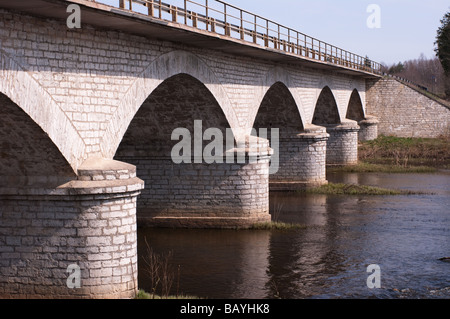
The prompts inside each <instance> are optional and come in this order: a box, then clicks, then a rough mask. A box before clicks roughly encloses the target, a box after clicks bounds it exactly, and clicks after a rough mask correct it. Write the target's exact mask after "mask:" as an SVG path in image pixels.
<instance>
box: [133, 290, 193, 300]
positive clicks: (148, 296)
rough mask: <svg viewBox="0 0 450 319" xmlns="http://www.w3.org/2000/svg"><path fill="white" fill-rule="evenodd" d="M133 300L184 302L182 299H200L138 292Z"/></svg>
mask: <svg viewBox="0 0 450 319" xmlns="http://www.w3.org/2000/svg"><path fill="white" fill-rule="evenodd" d="M135 299H155V300H157V299H159V300H161V299H164V300H166V299H181V300H184V299H200V298H198V297H195V296H187V295H179V296H160V295H156V294H151V293H148V292H146V291H144V290H139V292H138V293H137V295H136V298H135Z"/></svg>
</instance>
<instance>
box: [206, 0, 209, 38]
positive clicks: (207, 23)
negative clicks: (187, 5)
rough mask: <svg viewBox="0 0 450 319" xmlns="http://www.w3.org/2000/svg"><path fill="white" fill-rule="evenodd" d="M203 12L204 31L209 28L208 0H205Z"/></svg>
mask: <svg viewBox="0 0 450 319" xmlns="http://www.w3.org/2000/svg"><path fill="white" fill-rule="evenodd" d="M205 14H206V31H208V30H209V19H208V18H209V4H208V0H205Z"/></svg>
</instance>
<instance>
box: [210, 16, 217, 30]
mask: <svg viewBox="0 0 450 319" xmlns="http://www.w3.org/2000/svg"><path fill="white" fill-rule="evenodd" d="M209 20H210V24H211V32H214V33H216V19H214V18H210V19H209Z"/></svg>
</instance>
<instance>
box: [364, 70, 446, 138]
mask: <svg viewBox="0 0 450 319" xmlns="http://www.w3.org/2000/svg"><path fill="white" fill-rule="evenodd" d="M366 99H367V111H368V113H369V114H371V115H374V116H376V117H377V118H378V119H379V125H378V132H379V134H381V135H394V136H399V137H438V136H439V135H445V134H449V132H450V109H449V108H448V107H446V106H444V105H442V104H440V103H438V102H437V101H435V100H433V99H431V98H429V97H427V96H426V95H423V94H421V93H419V92H418V91H416V90H413V89H412V88H410V87H408V86H406V85H404V84H402V83H400V82H398V81H397V80H394V79H390V78H384V79H381V80H378V81H375V80H372V81H369V80H368V81H367V93H366Z"/></svg>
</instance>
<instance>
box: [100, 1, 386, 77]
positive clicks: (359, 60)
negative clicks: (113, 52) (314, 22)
mask: <svg viewBox="0 0 450 319" xmlns="http://www.w3.org/2000/svg"><path fill="white" fill-rule="evenodd" d="M91 1H93V2H98V3H103V4H108V5H112V6H114V7H117V8H121V9H123V10H127V11H131V12H133V13H141V14H145V15H147V16H150V17H152V18H155V19H160V20H164V21H170V22H174V23H179V24H184V25H186V26H190V27H193V28H196V29H200V30H204V31H209V32H212V33H215V34H220V35H223V36H226V37H231V38H234V39H237V40H241V41H244V42H248V43H252V44H253V45H260V46H263V47H266V48H271V49H274V50H276V51H281V52H285V53H288V54H293V55H297V56H300V57H303V58H308V59H311V60H315V61H321V62H325V63H330V64H334V65H338V66H342V67H346V68H350V69H354V70H358V71H365V72H370V73H374V74H381V64H380V63H377V62H374V61H371V60H370V59H368V58H367V57H362V56H360V55H357V54H354V53H352V52H349V51H346V50H343V49H341V48H339V47H336V46H334V45H331V44H328V43H326V42H323V41H320V40H318V39H316V38H313V37H310V36H308V35H306V34H304V33H301V32H299V31H296V30H293V29H291V28H289V27H286V26H283V25H281V24H279V23H276V22H274V21H272V20H269V19H266V18H263V17H261V16H259V15H256V14H253V13H251V12H249V11H246V10H243V9H241V8H238V7H236V6H233V5H230V4H228V3H226V2H223V1H220V0H196V1H194V0H167V1H170V2H171V3H166V2H162V1H161V0H91ZM111 3H112V4H111Z"/></svg>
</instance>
